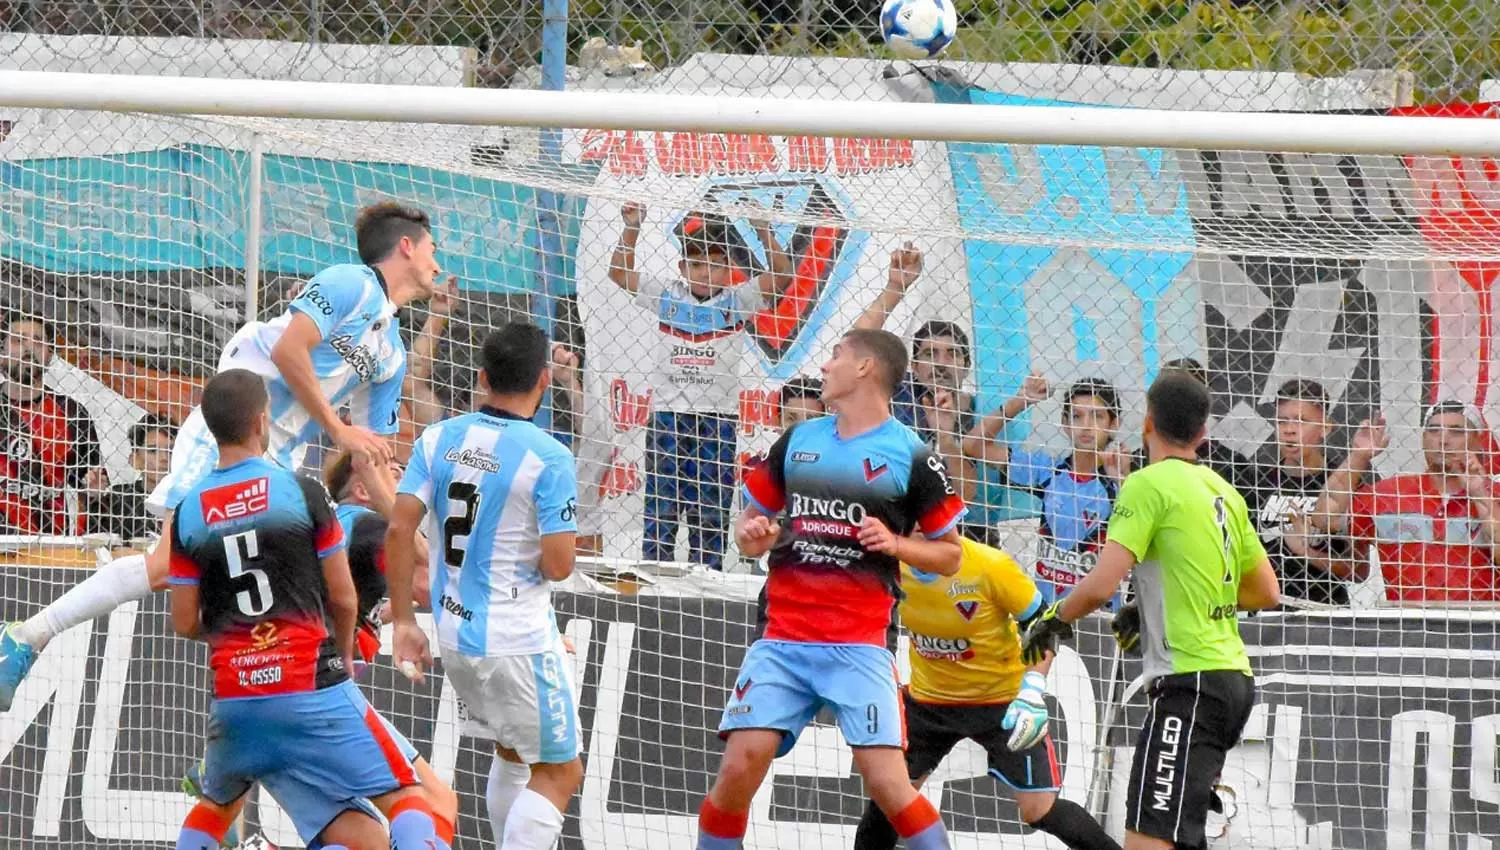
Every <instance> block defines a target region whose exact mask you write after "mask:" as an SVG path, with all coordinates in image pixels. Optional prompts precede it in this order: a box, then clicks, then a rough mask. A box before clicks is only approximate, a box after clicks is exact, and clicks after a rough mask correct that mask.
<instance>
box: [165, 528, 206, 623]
mask: <svg viewBox="0 0 1500 850" xmlns="http://www.w3.org/2000/svg"><path fill="white" fill-rule="evenodd" d="M168 535H169V542H168V544H167V545H168V546H169V547H170V549H171V558H172V561H171V563H172V565H171V568H170V571H169V572H168V573H167V584H168V586H169V587H170V591H169V592H170V594H171V597H172V630H173V631H175V632H177V633H178V634H179V635H182V636H183V637H185V638H189V639H191V638H196V637H197V636H198V633H199V632H200V631H201V630H202V628H203V616H202V612H201V610H200V608H199V594H198V581H199V579H200V578H201V577H202V574H203V571H202V569H201V568H200V567H199V566H198V563H197V562H196V561H194V560H193V559H192V558H190V557H189V556H188V554H187V551H186V550H185V549H184V548H183V545H182V540H181V538H180V537H179V536H178V534H177V520H176V517H175V516H174V517H173V520H172V524H171V530H170V531H169V532H168Z"/></svg>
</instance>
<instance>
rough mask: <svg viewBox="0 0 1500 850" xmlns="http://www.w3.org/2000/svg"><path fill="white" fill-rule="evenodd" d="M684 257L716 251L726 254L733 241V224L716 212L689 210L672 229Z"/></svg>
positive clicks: (700, 255)
mask: <svg viewBox="0 0 1500 850" xmlns="http://www.w3.org/2000/svg"><path fill="white" fill-rule="evenodd" d="M672 235H673V236H676V237H677V244H679V245H681V246H682V255H683V256H684V257H703V256H707V255H708V254H710V253H712V252H715V251H717V252H718V253H721V254H725V255H728V254H730V253H731V249H732V248H733V247H734V245H735V243H736V242H738V240H737V239H735V238H734V225H733V224H730V222H729V219H727V218H725V217H724V216H722V215H719V214H718V213H707V212H691V213H688V214H687V215H685V216H683V217H682V221H679V222H677V226H676V227H675V228H673V229H672Z"/></svg>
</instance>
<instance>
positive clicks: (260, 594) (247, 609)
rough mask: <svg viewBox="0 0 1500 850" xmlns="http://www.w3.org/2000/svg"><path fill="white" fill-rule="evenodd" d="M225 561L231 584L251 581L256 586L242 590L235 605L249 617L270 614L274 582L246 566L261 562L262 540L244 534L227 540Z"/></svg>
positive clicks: (225, 543)
mask: <svg viewBox="0 0 1500 850" xmlns="http://www.w3.org/2000/svg"><path fill="white" fill-rule="evenodd" d="M224 557H225V559H226V561H227V563H228V564H229V579H230V580H231V581H235V580H238V579H241V578H249V579H251V580H252V581H253V582H254V585H253V586H252V588H251V589H249V590H241V591H240V592H239V593H236V594H235V595H234V602H235V604H236V605H238V606H239V609H240V613H241V614H244V615H245V616H247V617H259V616H260V615H261V614H264V613H266V612H267V611H269V610H271V580H270V579H269V578H267V577H266V573H265V571H264V570H258V569H256V568H255V567H247V566H245V562H246V561H249V562H250V563H255V562H257V561H259V560H260V540H259V539H258V538H257V537H256V536H255V532H254V531H245V532H241V533H240V534H231V535H229V536H228V537H226V538H224Z"/></svg>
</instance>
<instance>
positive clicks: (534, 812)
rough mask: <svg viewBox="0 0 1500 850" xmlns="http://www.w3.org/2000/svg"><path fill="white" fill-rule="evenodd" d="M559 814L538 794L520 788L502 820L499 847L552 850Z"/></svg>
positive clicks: (558, 833)
mask: <svg viewBox="0 0 1500 850" xmlns="http://www.w3.org/2000/svg"><path fill="white" fill-rule="evenodd" d="M562 828H563V813H562V812H559V811H558V810H557V807H556V806H554V805H552V801H551V800H548V799H547V798H546V797H543V796H542V795H541V794H538V793H537V792H535V791H533V790H531V789H530V788H526V789H523V790H522V791H521V793H520V794H519V795H517V797H516V801H515V803H513V804H512V805H511V807H510V816H509V817H507V818H506V819H505V838H504V839H502V840H501V841H500V848H501V850H552V846H553V845H554V844H556V843H557V839H558V837H559V836H561V835H562Z"/></svg>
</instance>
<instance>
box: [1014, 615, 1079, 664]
mask: <svg viewBox="0 0 1500 850" xmlns="http://www.w3.org/2000/svg"><path fill="white" fill-rule="evenodd" d="M1061 605H1062V603H1061V602H1054V603H1052V607H1051V608H1048V609H1047V610H1046V611H1043V612H1042V614H1041V616H1039V617H1034V618H1033V619H1032V620H1031V623H1030V624H1029V625H1028V626H1027V629H1026V639H1025V640H1023V641H1022V642H1021V660H1022V661H1023V662H1024V663H1025V664H1026V666H1028V667H1030V666H1032V665H1035V664H1040V663H1042V661H1043V659H1045V658H1046V657H1047V653H1049V652H1052V653H1055V652H1057V642H1058V641H1059V640H1072V639H1073V626H1072V625H1071V624H1069V623H1064V622H1063V621H1062V620H1059V619H1058V618H1057V609H1058V608H1059V607H1060V606H1061Z"/></svg>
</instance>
